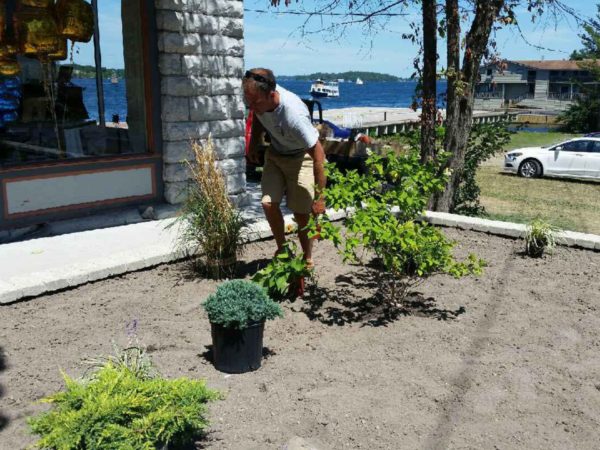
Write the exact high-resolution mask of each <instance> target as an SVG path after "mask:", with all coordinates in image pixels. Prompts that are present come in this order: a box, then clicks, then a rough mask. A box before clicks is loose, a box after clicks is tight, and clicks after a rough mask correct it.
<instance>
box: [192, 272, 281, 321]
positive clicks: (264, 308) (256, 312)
mask: <svg viewBox="0 0 600 450" xmlns="http://www.w3.org/2000/svg"><path fill="white" fill-rule="evenodd" d="M202 306H204V309H205V310H206V312H207V313H208V320H209V321H210V323H213V324H218V325H221V326H223V327H224V328H236V329H239V330H241V329H244V328H246V327H247V326H248V325H249V324H251V323H253V322H263V321H265V320H272V319H275V318H276V317H281V316H283V311H282V309H281V306H279V305H278V304H277V303H275V302H274V301H273V300H271V298H269V296H268V295H267V292H266V290H265V289H264V288H262V287H261V286H259V285H258V284H256V283H253V282H251V281H246V280H231V281H225V282H223V283H221V284H220V285H219V286H218V287H217V291H216V292H215V293H214V294H212V295H210V296H209V297H208V299H207V300H206V301H205V302H204V303H203V305H202Z"/></svg>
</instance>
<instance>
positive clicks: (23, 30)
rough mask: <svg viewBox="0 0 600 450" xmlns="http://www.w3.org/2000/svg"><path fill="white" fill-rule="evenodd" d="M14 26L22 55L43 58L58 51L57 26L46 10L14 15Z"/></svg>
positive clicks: (24, 11) (27, 11)
mask: <svg viewBox="0 0 600 450" xmlns="http://www.w3.org/2000/svg"><path fill="white" fill-rule="evenodd" d="M15 25H16V28H17V36H18V41H19V44H20V47H21V52H22V53H23V54H24V55H26V56H43V55H47V54H49V53H54V52H56V51H58V50H59V49H60V41H61V39H60V37H59V35H58V26H57V24H56V20H54V17H53V16H52V15H51V14H50V12H49V11H48V10H43V9H23V10H21V11H19V12H18V13H17V14H16V18H15Z"/></svg>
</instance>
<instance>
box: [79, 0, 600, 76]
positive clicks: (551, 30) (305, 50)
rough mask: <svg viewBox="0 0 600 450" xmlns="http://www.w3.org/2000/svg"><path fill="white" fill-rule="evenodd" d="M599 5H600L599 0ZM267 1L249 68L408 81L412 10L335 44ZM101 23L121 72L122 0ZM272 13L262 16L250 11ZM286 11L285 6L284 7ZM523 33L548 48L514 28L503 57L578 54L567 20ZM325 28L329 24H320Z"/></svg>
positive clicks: (253, 34) (249, 25) (251, 24)
mask: <svg viewBox="0 0 600 450" xmlns="http://www.w3.org/2000/svg"><path fill="white" fill-rule="evenodd" d="M599 1H600V0H599ZM268 3H269V2H268V0H245V1H244V7H245V8H246V10H247V11H246V12H245V13H244V14H245V18H244V20H245V29H244V37H245V48H246V66H247V67H256V66H263V67H270V68H272V69H273V71H274V72H275V74H277V75H296V74H308V73H312V72H316V71H323V72H344V71H347V70H365V71H374V72H382V73H389V74H392V75H397V76H409V75H410V74H411V73H412V72H413V70H412V59H413V57H414V55H415V53H416V50H417V49H416V47H414V46H413V45H412V44H411V43H410V42H409V41H407V40H404V39H402V38H401V36H402V33H407V32H409V31H410V29H409V25H408V24H409V22H410V21H411V20H416V21H419V20H420V17H419V14H417V13H415V12H414V10H412V12H411V15H409V16H407V17H395V18H392V19H391V20H390V22H389V23H388V24H387V26H386V27H385V29H382V30H381V31H380V32H379V33H376V34H374V35H372V36H370V35H367V34H365V32H364V30H363V29H362V28H361V27H360V26H354V27H351V28H349V29H348V30H347V32H346V35H345V36H344V37H342V38H341V39H338V40H335V39H333V38H334V36H332V35H331V34H327V33H320V34H314V35H311V36H301V34H300V32H299V28H300V26H301V25H302V23H303V21H304V20H305V17H303V16H291V15H287V14H286V15H283V14H277V10H276V9H273V8H269V7H268ZM565 3H567V4H568V6H570V7H572V8H573V9H575V10H576V11H577V12H578V15H579V16H580V17H583V18H589V17H593V16H594V15H595V14H596V2H595V1H590V0H588V1H585V0H565ZM98 4H99V5H98V7H99V20H100V31H101V33H100V38H101V48H102V65H103V66H105V67H112V68H122V67H123V43H122V33H121V16H120V4H121V0H100V1H99V2H98ZM311 5H313V1H312V0H310V1H306V0H305V1H303V2H300V3H292V4H291V5H290V7H289V8H287V9H288V10H289V9H291V10H294V9H299V7H300V6H303V7H304V8H305V9H307V10H308V9H310V8H311ZM259 9H260V10H268V11H270V12H269V13H267V14H259V13H256V12H252V11H248V10H259ZM280 10H281V11H285V10H286V8H285V7H281V8H280ZM518 17H520V18H521V19H520V24H521V28H522V29H523V32H524V35H525V36H526V38H527V40H528V41H529V42H530V43H531V44H533V45H538V46H542V47H545V49H538V48H535V47H534V46H531V45H528V44H527V43H526V42H525V41H524V40H523V39H522V38H521V36H520V35H519V32H518V31H517V30H516V28H515V27H505V29H503V30H501V31H500V32H499V33H498V35H497V36H496V40H497V42H498V50H499V52H500V54H501V56H503V57H505V58H509V59H542V58H544V59H566V58H568V57H569V54H570V53H571V51H573V50H574V49H578V48H580V47H581V43H580V40H579V37H578V36H577V35H578V34H579V32H580V29H579V28H578V26H577V24H576V23H575V21H574V20H573V19H572V18H563V19H561V21H560V22H558V23H557V24H554V23H549V22H551V21H543V22H540V23H533V24H532V23H531V20H530V19H529V17H530V16H528V14H527V12H526V11H519V16H518ZM322 23H323V25H327V21H326V19H325V20H324V21H323V22H322ZM310 26H311V27H312V29H315V28H320V27H321V21H318V22H317V21H313V22H312V25H310ZM76 45H77V48H78V50H79V53H76V54H75V57H74V59H75V62H76V63H79V64H92V63H93V45H92V43H91V42H90V43H89V44H76ZM438 45H439V47H438V51H439V52H440V57H441V59H440V65H445V61H444V55H443V53H444V50H445V44H444V42H442V41H440V42H439V44H438Z"/></svg>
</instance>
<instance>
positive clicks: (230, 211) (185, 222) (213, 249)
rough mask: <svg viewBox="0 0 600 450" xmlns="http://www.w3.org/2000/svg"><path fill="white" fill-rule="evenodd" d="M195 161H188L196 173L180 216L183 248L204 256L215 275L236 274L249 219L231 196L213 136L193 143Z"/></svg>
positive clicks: (210, 270) (217, 276)
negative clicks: (218, 159)
mask: <svg viewBox="0 0 600 450" xmlns="http://www.w3.org/2000/svg"><path fill="white" fill-rule="evenodd" d="M192 150H193V152H194V157H195V161H194V162H193V163H191V162H187V166H188V170H189V171H190V173H191V175H192V179H191V182H190V184H189V186H188V189H187V197H186V200H185V201H184V203H183V206H182V209H181V211H180V216H179V218H178V222H177V223H178V225H179V228H178V231H179V235H178V242H179V247H180V248H181V249H183V250H184V251H185V252H189V251H190V250H191V254H192V255H202V256H203V258H204V266H205V267H206V269H208V273H209V275H210V276H212V277H213V278H222V277H230V276H232V275H233V269H234V268H235V262H236V258H237V255H238V254H239V253H240V251H241V248H242V237H243V236H242V229H243V227H244V225H245V221H244V219H243V218H242V216H241V213H240V211H239V210H238V209H236V207H235V206H234V205H233V203H232V202H231V200H230V199H229V196H228V195H227V183H226V180H225V177H224V176H223V173H222V171H221V170H220V168H219V166H218V164H217V161H216V156H215V150H214V147H213V142H212V139H211V138H210V137H209V138H208V140H207V141H206V143H205V144H204V145H201V144H200V143H198V142H194V143H192Z"/></svg>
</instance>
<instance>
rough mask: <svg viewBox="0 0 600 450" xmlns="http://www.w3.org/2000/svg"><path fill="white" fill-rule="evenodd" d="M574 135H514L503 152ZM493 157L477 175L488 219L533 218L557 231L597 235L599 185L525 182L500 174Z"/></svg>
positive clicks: (549, 180)
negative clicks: (552, 226)
mask: <svg viewBox="0 0 600 450" xmlns="http://www.w3.org/2000/svg"><path fill="white" fill-rule="evenodd" d="M574 136H575V135H570V134H565V133H556V132H551V133H527V132H519V133H516V134H515V135H514V136H513V138H512V140H511V142H510V144H509V145H507V146H506V148H505V150H511V149H514V148H519V147H528V146H537V145H549V144H553V143H556V142H559V141H561V140H564V139H568V138H570V137H574ZM501 161H502V157H495V158H493V160H490V161H489V163H488V164H485V165H484V166H482V167H481V168H480V169H479V171H478V173H477V181H478V183H479V186H480V187H481V204H482V205H483V206H484V207H485V209H486V210H487V212H488V214H489V216H490V218H492V219H496V220H505V221H510V222H518V223H528V222H530V221H531V220H533V219H534V218H536V217H539V218H541V219H543V220H546V221H548V222H550V223H552V224H554V225H556V226H558V227H560V228H563V229H566V230H573V231H581V232H584V233H594V234H600V182H596V181H579V180H567V179H558V178H537V179H526V178H521V177H518V176H516V175H508V174H504V173H502V168H501V167H502V166H501Z"/></svg>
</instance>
